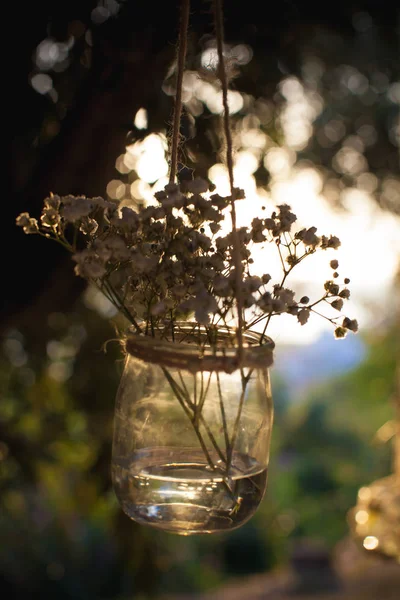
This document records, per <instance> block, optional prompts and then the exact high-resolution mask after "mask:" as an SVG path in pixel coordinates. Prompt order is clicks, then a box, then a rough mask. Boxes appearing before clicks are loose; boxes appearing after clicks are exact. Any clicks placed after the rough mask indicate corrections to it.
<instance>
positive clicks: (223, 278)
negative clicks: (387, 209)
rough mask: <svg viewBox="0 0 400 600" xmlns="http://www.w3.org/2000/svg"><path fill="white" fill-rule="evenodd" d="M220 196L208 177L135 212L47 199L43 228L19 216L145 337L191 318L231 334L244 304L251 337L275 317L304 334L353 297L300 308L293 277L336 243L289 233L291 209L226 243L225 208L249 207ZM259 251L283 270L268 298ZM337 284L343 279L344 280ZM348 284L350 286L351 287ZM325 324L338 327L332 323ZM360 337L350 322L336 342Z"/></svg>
mask: <svg viewBox="0 0 400 600" xmlns="http://www.w3.org/2000/svg"><path fill="white" fill-rule="evenodd" d="M213 189H214V188H213V186H211V185H210V184H209V183H208V182H207V181H206V180H204V179H201V178H196V179H194V180H193V181H189V182H185V185H184V186H179V185H178V184H176V183H169V184H167V185H166V186H165V188H164V189H163V190H161V191H159V192H156V193H155V194H154V197H155V200H156V202H157V205H155V206H153V205H149V206H138V207H136V208H135V209H134V208H132V207H130V206H123V207H119V206H118V203H117V202H111V201H108V200H104V199H103V198H100V197H97V198H86V197H85V196H72V195H68V196H57V195H54V194H50V196H49V197H48V198H46V199H45V201H44V207H43V211H42V214H41V218H40V224H38V222H37V220H36V219H33V218H31V217H30V215H29V213H21V214H20V215H19V216H18V217H17V219H16V224H17V225H18V226H19V227H22V228H23V230H24V232H25V233H39V234H41V235H44V236H46V237H47V238H51V239H54V240H55V241H59V242H60V243H62V244H63V246H64V247H67V248H69V249H70V250H71V251H72V254H73V256H72V258H73V260H74V262H75V263H76V265H75V269H74V270H75V273H76V274H77V275H79V276H80V277H83V278H85V279H86V280H88V281H92V282H95V283H96V284H97V285H99V287H100V286H101V288H102V289H104V290H106V292H107V294H108V297H109V298H110V299H111V301H113V302H114V304H115V306H116V307H117V308H118V309H120V310H122V311H123V313H124V314H125V315H126V316H128V318H130V319H131V321H132V323H133V324H134V325H135V327H136V329H140V326H139V324H138V322H136V320H135V319H136V318H138V319H139V318H140V319H143V321H144V327H143V331H146V332H151V331H153V327H159V326H160V325H163V326H164V325H165V324H169V325H171V327H172V328H173V324H174V323H175V322H176V321H177V320H179V319H182V318H189V317H190V318H191V319H194V320H195V321H197V323H199V324H201V325H204V326H205V327H206V328H209V329H210V331H211V329H212V328H213V327H217V326H219V323H222V324H225V325H227V324H228V322H229V319H230V317H231V315H234V314H235V313H236V311H237V309H238V306H239V296H240V306H241V307H242V309H243V323H244V326H245V328H246V329H248V328H250V327H251V325H249V322H250V321H251V322H252V323H253V322H254V323H259V324H261V325H263V322H264V323H265V328H266V327H267V325H268V323H269V321H270V318H271V317H273V316H275V315H279V314H283V313H287V314H289V315H293V316H294V317H296V318H297V321H298V322H299V323H300V324H301V325H304V324H306V323H307V321H308V319H309V317H310V314H311V312H317V311H315V310H314V307H315V305H317V304H318V303H320V302H322V301H325V302H326V301H327V300H328V298H329V299H330V298H332V297H334V299H333V301H332V302H331V306H332V307H333V308H334V309H336V310H338V311H340V310H341V309H342V307H343V300H344V299H347V298H349V297H350V291H349V289H348V288H347V287H345V288H343V289H340V286H339V285H338V284H337V283H334V281H332V280H329V281H326V282H325V284H324V289H323V290H322V294H321V297H320V298H319V299H318V298H317V299H313V300H312V301H311V300H310V298H309V297H308V296H302V297H301V299H300V301H299V302H297V301H296V300H295V293H294V292H293V290H291V289H289V288H288V287H285V285H287V282H286V280H287V277H288V275H290V273H291V271H292V270H293V269H294V268H295V267H296V265H297V264H299V263H300V262H301V261H302V260H303V259H304V258H305V257H307V256H308V255H311V254H313V253H314V252H315V251H316V250H317V249H323V250H325V249H328V248H334V249H335V248H337V247H338V246H339V245H340V241H339V239H338V238H337V237H336V236H332V235H331V236H329V237H327V236H317V235H316V231H317V229H316V227H308V228H303V229H300V230H299V231H297V232H292V228H293V225H294V223H295V222H296V215H295V214H294V213H293V212H292V211H291V207H290V206H289V205H288V204H281V205H279V206H278V207H277V208H276V210H275V211H273V212H272V214H271V216H270V217H269V218H266V219H265V218H259V217H255V218H254V219H253V220H252V222H251V225H250V226H249V227H240V228H238V229H237V231H236V235H234V232H233V231H231V232H229V233H227V234H224V235H221V234H220V232H221V222H222V221H223V219H224V215H225V209H226V208H227V207H228V206H229V205H230V204H231V202H232V199H233V200H239V199H243V198H244V192H243V190H239V189H237V188H236V189H234V190H233V193H232V197H230V196H227V197H222V196H220V195H219V194H216V193H212V194H211V196H210V197H208V192H213ZM206 194H207V195H206ZM79 236H80V238H79ZM237 240H238V241H239V260H240V261H241V265H240V264H239V265H238V264H237V260H238V256H237V252H236V248H235V244H236V243H237ZM80 241H84V242H86V248H84V250H82V251H80V252H77V251H76V248H77V247H78V248H79V247H82V246H80V244H79V242H80ZM260 243H262V244H264V243H272V244H273V245H274V246H275V247H276V248H277V249H278V252H279V255H280V259H281V261H282V267H283V268H282V277H281V278H280V280H279V279H278V281H275V282H272V285H271V290H272V291H268V290H267V289H266V287H267V286H268V284H269V283H270V281H271V276H270V275H269V274H267V273H264V274H263V275H261V276H260V277H259V276H257V275H255V274H254V273H253V272H252V268H253V267H252V265H253V264H254V260H253V256H252V249H253V247H254V245H255V244H260ZM285 265H286V266H285ZM338 266H339V263H338V261H337V260H332V261H330V267H331V268H332V269H336V268H337V267H338ZM240 267H241V269H242V270H241V271H240V275H241V281H242V283H241V284H240V285H239V280H238V277H237V273H238V268H240ZM332 277H333V279H337V277H338V273H337V272H336V271H335V272H334V273H333V275H332ZM349 281H350V280H349V279H348V278H346V279H345V280H344V283H345V285H347V284H348V283H349ZM121 299H123V300H121ZM121 302H122V305H121ZM305 305H307V306H305ZM248 315H251V316H249V317H248ZM211 317H212V318H211ZM150 319H151V327H150ZM248 319H250V321H249V320H248ZM328 320H330V321H331V323H332V324H335V319H328ZM215 323H218V325H216V324H215ZM357 330H358V324H357V321H356V320H355V319H348V318H347V317H344V319H343V323H342V325H341V326H340V327H336V329H335V336H336V337H344V336H345V335H346V333H347V332H348V331H352V332H353V333H355V332H356V331H357Z"/></svg>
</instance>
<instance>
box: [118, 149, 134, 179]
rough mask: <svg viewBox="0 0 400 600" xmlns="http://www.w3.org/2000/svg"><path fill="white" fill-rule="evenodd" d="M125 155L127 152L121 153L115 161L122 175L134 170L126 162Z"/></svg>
mask: <svg viewBox="0 0 400 600" xmlns="http://www.w3.org/2000/svg"><path fill="white" fill-rule="evenodd" d="M125 156H126V155H125V154H120V155H119V156H118V158H117V160H116V161H115V168H116V169H117V171H118V172H119V173H121V175H126V174H127V173H129V172H130V171H131V170H132V169H131V168H130V167H129V166H128V165H126V164H125Z"/></svg>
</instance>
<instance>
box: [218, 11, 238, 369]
mask: <svg viewBox="0 0 400 600" xmlns="http://www.w3.org/2000/svg"><path fill="white" fill-rule="evenodd" d="M213 12H214V26H215V33H216V40H217V52H218V74H219V78H220V81H221V87H222V104H223V108H224V111H223V123H224V134H225V142H226V165H227V169H228V176H229V185H230V190H231V220H232V234H233V260H234V265H235V287H236V302H237V307H236V308H237V316H238V329H237V340H238V352H239V360H240V359H241V358H242V356H243V325H244V320H243V294H242V277H243V266H242V260H241V256H240V240H239V235H238V231H237V225H236V207H235V184H234V177H233V144H232V134H231V127H230V117H229V106H228V79H227V75H226V69H225V58H224V51H223V47H224V25H223V8H222V0H214V2H213Z"/></svg>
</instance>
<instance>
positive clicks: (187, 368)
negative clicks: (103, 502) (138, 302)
mask: <svg viewBox="0 0 400 600" xmlns="http://www.w3.org/2000/svg"><path fill="white" fill-rule="evenodd" d="M175 330H176V331H175V335H174V341H173V342H172V341H167V340H166V339H165V338H164V339H163V336H162V334H161V335H156V337H147V336H139V335H135V334H130V335H128V337H127V340H126V344H125V348H126V353H127V354H126V362H125V367H124V371H123V374H122V377H121V381H120V386H119V389H118V393H117V398H116V411H115V422H114V441H113V457H112V478H113V485H114V490H115V493H116V495H117V497H118V499H119V502H120V504H121V506H122V508H123V510H124V512H125V513H126V514H127V515H128V516H129V517H131V518H132V519H134V520H135V521H137V522H139V523H141V524H146V525H150V526H153V527H156V528H159V529H163V530H165V531H168V532H171V533H178V534H182V535H189V534H197V533H214V532H221V531H226V530H232V529H236V528H237V527H239V526H241V525H242V524H243V523H245V522H246V521H248V520H249V519H250V517H251V516H252V515H253V514H254V513H255V511H256V510H257V508H258V506H259V505H260V502H261V500H262V498H263V496H264V492H265V489H266V483H267V470H268V460H269V449H270V439H271V431H272V422H273V404H272V397H271V389H270V380H269V371H268V367H269V366H270V365H271V363H272V349H273V342H272V341H271V340H270V339H269V338H266V339H264V344H263V345H260V340H261V338H260V335H259V334H256V333H246V334H245V335H244V336H243V348H242V352H241V354H240V353H239V351H238V348H237V345H236V344H235V343H234V342H233V336H232V332H230V331H229V330H228V329H218V330H213V339H212V340H210V330H209V329H208V330H206V329H205V328H203V327H200V326H199V325H197V324H190V323H185V324H180V325H177V326H176V327H175ZM164 335H165V333H164ZM240 355H241V360H239V356H240Z"/></svg>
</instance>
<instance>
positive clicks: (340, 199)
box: [0, 0, 400, 600]
mask: <svg viewBox="0 0 400 600" xmlns="http://www.w3.org/2000/svg"><path fill="white" fill-rule="evenodd" d="M210 8H211V7H210V4H209V3H208V2H200V1H194V2H192V10H191V23H190V32H189V48H188V58H187V63H186V72H185V76H184V98H183V100H184V115H183V119H182V131H181V133H182V135H183V136H184V140H185V141H184V143H183V145H182V149H181V156H180V165H179V178H180V180H184V179H188V178H192V177H193V176H194V175H197V176H202V177H206V178H208V179H209V180H210V181H212V182H213V183H215V185H216V186H217V188H218V190H219V191H220V192H221V193H222V194H223V193H224V190H227V175H226V169H225V167H224V165H223V155H221V147H223V138H222V131H221V122H220V115H221V110H222V102H221V95H220V92H219V87H218V82H217V81H216V80H215V75H214V70H215V67H216V62H217V58H216V51H215V39H214V32H213V26H212V14H211V11H210ZM4 10H5V11H6V15H5V17H6V18H5V21H4V24H5V28H7V30H8V38H4V39H7V40H8V41H7V42H6V44H5V47H4V50H3V57H4V60H3V65H4V66H6V71H5V72H4V71H3V82H4V93H3V97H4V100H5V108H4V109H3V130H4V131H5V132H6V139H7V142H8V144H9V146H8V149H7V152H6V158H5V161H6V169H5V170H4V174H3V177H4V178H5V182H6V193H5V194H4V200H3V211H5V214H4V213H3V219H2V222H3V224H5V231H3V235H2V236H1V243H2V244H3V251H2V255H3V261H2V270H3V285H2V294H1V311H0V334H1V347H0V392H1V399H0V506H1V509H0V591H1V592H3V594H5V595H4V596H3V597H5V598H14V599H16V600H17V599H20V598H21V599H26V598H41V599H44V598H47V597H54V596H57V598H59V599H60V600H63V599H66V600H72V599H73V600H95V599H96V600H102V599H115V600H129V599H135V600H140V599H141V600H147V599H153V598H154V599H160V600H174V599H177V600H178V599H181V600H183V599H186V598H187V599H189V598H199V599H200V598H204V599H205V598H209V599H210V600H211V599H215V600H217V599H218V598H228V599H229V598H232V599H235V598H241V599H247V598H248V599H249V600H251V599H253V598H254V599H255V598H286V597H293V596H296V595H299V596H302V597H303V598H308V597H313V598H316V599H317V600H319V599H320V600H325V599H327V598H343V599H345V598H346V600H350V599H351V600H358V598H361V597H362V598H363V599H366V600H369V599H370V600H391V599H392V598H393V600H394V598H397V597H398V596H397V595H396V594H398V589H399V587H400V572H399V570H400V567H399V564H398V563H397V562H396V560H394V559H393V558H391V557H388V556H386V555H385V554H384V553H383V554H382V553H378V552H375V551H374V550H376V546H374V543H373V541H372V543H371V540H369V542H367V543H366V542H365V540H364V542H363V540H362V539H358V537H357V536H355V535H354V533H353V532H354V522H353V521H354V517H353V516H351V515H352V513H351V510H352V509H353V507H354V506H355V505H356V504H357V501H358V500H357V498H358V492H359V490H360V489H364V488H365V487H366V486H368V485H369V484H370V483H372V482H373V481H375V480H379V479H382V478H385V477H387V476H389V475H390V474H391V473H393V471H394V470H395V468H396V461H395V436H394V433H395V430H396V423H398V421H396V406H397V405H398V404H399V403H400V401H399V397H400V389H399V384H398V382H397V381H396V373H397V372H398V369H399V363H400V348H399V346H400V341H399V340H400V302H399V285H400V277H399V273H400V269H399V264H400V263H399V259H400V164H399V146H400V117H399V114H400V111H399V105H400V61H399V58H400V13H399V10H398V8H396V6H395V5H394V4H393V3H391V2H390V3H389V2H386V1H384V0H381V1H380V2H375V1H372V0H371V1H369V2H366V1H362V0H360V1H353V0H347V1H346V2H344V1H342V0H337V1H336V2H335V3H320V4H317V5H316V4H315V3H313V2H310V1H309V0H307V1H302V2H300V1H298V2H296V1H295V0H294V1H289V0H287V1H286V0H285V1H283V2H279V3H276V4H273V3H270V4H269V5H267V4H265V3H263V4H262V5H261V4H260V3H259V2H256V1H254V0H248V1H247V2H246V3H245V5H243V3H233V2H231V3H229V2H226V6H225V14H224V17H225V37H226V48H225V55H226V58H227V64H228V66H229V75H230V93H229V106H230V112H231V115H232V131H233V138H234V146H235V181H236V184H237V185H238V186H240V187H243V188H244V189H245V191H246V196H247V198H246V200H245V201H244V202H243V203H241V204H240V209H239V219H240V222H241V223H242V224H246V222H248V221H249V219H251V218H253V216H256V215H257V214H258V213H259V210H260V209H261V207H262V206H265V207H266V208H267V209H270V208H271V209H272V208H273V207H274V206H276V205H277V204H279V203H288V204H290V205H291V206H292V208H293V210H294V212H295V213H296V214H297V216H298V220H299V226H301V225H302V223H304V224H305V225H307V226H310V225H315V226H316V227H318V229H319V231H321V233H326V234H328V235H329V234H331V233H333V234H335V235H338V236H339V237H340V239H341V241H342V246H341V248H340V249H339V250H338V252H337V253H336V254H335V258H338V260H339V263H340V274H341V276H343V277H349V278H350V280H351V284H350V287H351V290H352V296H351V298H350V300H349V303H348V304H347V307H348V308H347V312H346V314H348V316H349V317H351V318H357V319H358V321H359V325H360V332H359V333H358V334H357V335H356V336H354V335H349V336H347V337H346V338H345V339H343V340H335V339H334V338H333V332H332V330H331V328H329V327H328V328H327V327H326V326H325V321H324V320H323V319H318V318H314V319H310V322H309V323H307V325H306V326H305V327H304V328H303V327H301V326H300V325H296V323H295V322H294V321H292V320H290V322H286V320H285V318H283V317H280V318H279V319H278V320H277V322H276V323H275V324H272V326H271V330H270V335H271V336H272V337H273V338H274V340H275V341H276V344H277V350H276V361H275V365H274V367H273V368H272V371H271V375H272V386H273V397H274V404H275V426H274V434H273V446H272V453H271V464H270V477H269V483H268V490H267V494H266V497H265V499H264V501H263V503H262V505H261V508H260V509H259V511H258V512H257V514H256V515H255V516H254V517H253V518H252V520H251V521H250V522H249V523H248V524H246V525H244V526H243V527H242V528H241V529H239V530H237V531H236V532H232V533H229V534H225V535H220V536H219V535H214V536H210V537H201V536H200V537H189V538H183V537H182V538H181V537H178V536H173V535H169V534H165V533H162V532H157V531H153V530H151V529H147V528H145V527H142V526H139V525H136V524H135V523H134V522H133V521H130V520H129V519H128V517H127V516H125V515H124V514H123V513H122V511H121V509H120V507H119V505H118V503H117V500H116V498H115V495H114V493H113V490H112V487H111V479H110V461H111V443H112V431H113V410H114V398H115V394H116V390H117V387H118V382H119V378H120V376H121V372H122V356H121V353H120V349H119V345H118V343H116V342H115V341H113V340H114V338H115V332H114V326H113V319H114V318H115V314H114V313H113V311H112V309H111V307H110V306H109V305H108V304H107V302H105V301H104V300H103V299H102V298H101V297H99V296H98V294H97V293H95V292H94V291H93V290H91V289H86V287H85V285H84V282H83V280H80V279H79V278H78V277H76V276H75V275H74V272H73V263H72V261H71V258H70V256H68V255H67V254H66V253H64V252H63V250H62V248H58V246H56V245H52V244H49V242H48V241H47V240H44V239H41V238H39V237H38V236H37V237H36V236H25V235H24V234H23V233H22V231H21V230H20V229H19V228H17V227H16V226H15V218H16V217H17V215H18V214H19V213H20V212H25V211H27V212H30V213H31V216H34V217H38V216H39V214H40V209H41V206H42V203H43V199H44V198H45V197H46V196H48V195H49V193H50V192H53V193H57V194H60V195H63V194H69V193H70V194H75V195H80V194H84V195H87V196H97V195H100V196H103V197H107V198H109V199H112V200H116V201H117V200H118V201H120V202H122V203H123V204H137V203H146V202H151V198H152V194H153V193H154V191H156V190H158V189H160V188H162V187H163V186H164V185H165V183H166V181H167V179H166V176H167V172H168V164H167V160H168V153H167V152H168V136H169V134H170V125H171V116H172V109H173V99H174V93H175V78H176V70H175V63H174V58H175V50H176V39H177V30H178V23H179V3H178V2H168V3H167V2H164V3H158V4H152V3H150V2H149V3H138V2H134V1H133V0H125V1H122V0H121V1H118V0H99V1H97V0H91V1H89V0H80V1H79V2H78V1H76V0H69V1H68V2H67V1H65V0H59V1H58V2H57V3H56V2H54V1H53V2H50V1H42V2H40V3H29V5H20V4H18V3H15V4H14V5H13V6H8V7H7V8H4V9H3V11H4ZM7 67H8V69H7ZM226 193H227V192H226ZM246 220H247V221H246ZM330 258H331V257H328V258H327V257H326V256H324V254H323V256H322V257H318V258H317V257H315V259H314V262H313V261H312V260H310V261H309V263H310V264H309V265H306V264H305V266H304V268H303V269H299V272H298V274H297V275H296V277H297V279H295V280H294V281H293V282H292V283H293V286H295V287H296V290H299V291H300V293H301V292H302V291H303V293H305V294H307V295H312V293H313V291H314V290H315V293H316V294H318V290H319V289H321V287H322V285H323V283H324V281H325V279H327V278H329V276H330V271H329V265H328V262H329V260H330ZM332 258H333V257H332ZM271 260H272V259H271ZM257 261H260V262H259V263H257ZM268 261H269V257H267V256H265V255H262V256H259V257H257V260H256V266H257V264H260V265H263V266H264V268H265V263H266V262H268ZM306 262H307V261H306ZM256 266H255V268H256ZM271 268H272V269H273V265H272V262H271ZM328 325H329V324H328ZM105 342H108V343H107V344H105ZM399 414H400V411H399ZM399 466H400V463H399ZM398 468H399V467H398ZM393 510H395V508H394V509H393ZM399 510H400V508H399V507H398V506H397V511H399ZM356 515H357V513H356ZM398 515H399V512H397V519H398ZM357 518H358V521H357V523H359V524H360V522H361V521H362V519H363V516H362V515H361V517H360V515H359V516H358V517H356V520H357ZM398 523H399V520H397V524H398ZM394 531H395V535H396V536H397V540H399V538H400V530H399V529H397V532H396V530H394ZM398 543H400V542H398Z"/></svg>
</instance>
